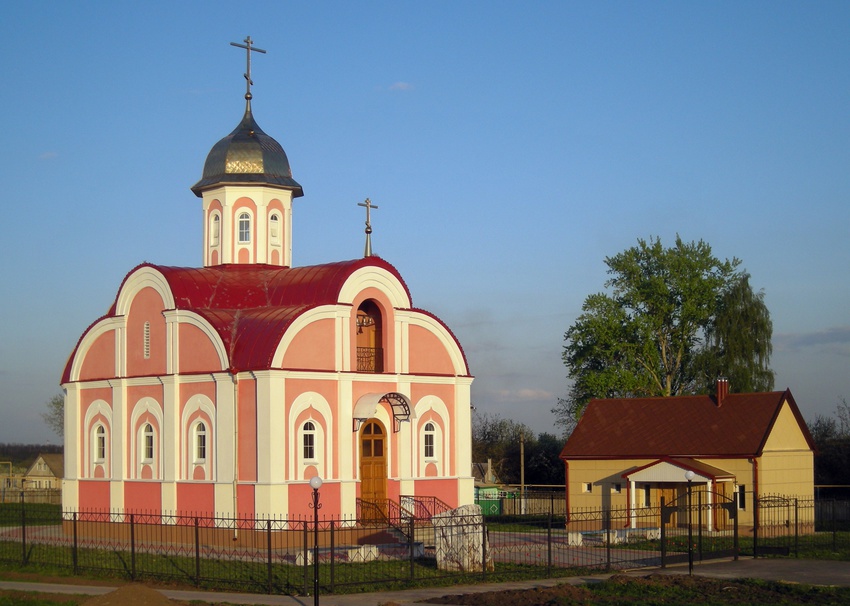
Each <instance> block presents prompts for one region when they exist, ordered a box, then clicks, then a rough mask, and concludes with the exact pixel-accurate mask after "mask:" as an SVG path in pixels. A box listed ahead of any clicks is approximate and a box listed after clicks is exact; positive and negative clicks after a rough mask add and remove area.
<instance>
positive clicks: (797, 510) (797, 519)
mask: <svg viewBox="0 0 850 606" xmlns="http://www.w3.org/2000/svg"><path fill="white" fill-rule="evenodd" d="M794 557H795V558H799V557H800V503H799V501H798V499H797V497H794Z"/></svg>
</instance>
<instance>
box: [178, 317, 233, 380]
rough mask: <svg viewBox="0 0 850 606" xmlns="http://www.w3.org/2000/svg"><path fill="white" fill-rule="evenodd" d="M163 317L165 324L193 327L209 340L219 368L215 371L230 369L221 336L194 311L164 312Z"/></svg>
mask: <svg viewBox="0 0 850 606" xmlns="http://www.w3.org/2000/svg"><path fill="white" fill-rule="evenodd" d="M163 315H164V316H165V321H166V323H168V322H175V323H176V324H177V325H178V326H179V325H180V324H187V325H189V326H194V327H195V328H197V329H198V330H200V331H201V332H202V333H204V335H205V336H206V337H207V338H208V339H209V340H210V343H212V346H213V348H214V349H215V353H216V355H217V356H218V363H219V368H218V369H217V370H219V371H225V370H227V369H228V368H229V367H230V362H229V361H228V359H227V348H226V347H225V346H224V341H222V340H221V335H219V334H218V332H217V331H216V330H215V328H213V326H212V324H210V323H209V322H208V321H207V320H206V318H204V317H203V316H200V315H198V314H197V313H196V312H194V311H188V310H185V309H176V310H173V311H166V312H164V313H163ZM175 353H176V352H175Z"/></svg>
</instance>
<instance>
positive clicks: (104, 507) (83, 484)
mask: <svg viewBox="0 0 850 606" xmlns="http://www.w3.org/2000/svg"><path fill="white" fill-rule="evenodd" d="M79 490H80V511H91V510H97V511H109V509H110V502H109V482H99V481H96V480H80V485H79Z"/></svg>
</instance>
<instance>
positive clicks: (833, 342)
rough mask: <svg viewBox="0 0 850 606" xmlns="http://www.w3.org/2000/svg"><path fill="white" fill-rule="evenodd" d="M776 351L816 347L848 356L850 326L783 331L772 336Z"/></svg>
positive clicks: (849, 350) (849, 352)
mask: <svg viewBox="0 0 850 606" xmlns="http://www.w3.org/2000/svg"><path fill="white" fill-rule="evenodd" d="M773 341H774V345H775V346H776V349H777V350H778V351H783V352H796V351H800V350H802V349H807V348H816V349H820V350H824V351H829V352H831V353H837V354H839V355H843V356H850V326H835V327H832V328H827V329H826V330H819V331H817V332H803V333H785V334H780V335H777V336H776V337H775V338H774V340H773Z"/></svg>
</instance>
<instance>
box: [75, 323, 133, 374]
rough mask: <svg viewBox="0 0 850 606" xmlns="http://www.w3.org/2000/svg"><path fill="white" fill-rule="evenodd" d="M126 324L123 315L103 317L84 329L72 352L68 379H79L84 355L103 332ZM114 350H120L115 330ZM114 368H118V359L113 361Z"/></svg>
mask: <svg viewBox="0 0 850 606" xmlns="http://www.w3.org/2000/svg"><path fill="white" fill-rule="evenodd" d="M125 326H126V321H125V318H124V317H123V316H120V317H115V318H103V319H102V320H100V321H98V322H96V323H95V324H93V325H92V326H91V328H89V329H88V331H86V334H85V335H83V338H82V339H80V345H79V346H78V347H77V350H76V351H75V352H74V361H73V362H72V363H71V371H70V373H69V376H68V380H69V381H79V380H80V372H81V371H82V369H83V362H84V361H85V359H86V356H87V355H88V353H89V350H90V349H91V346H92V345H93V344H94V343H95V342H96V341H97V340H98V339H99V338H100V337H102V336H103V335H104V334H106V333H108V332H110V331H118V330H120V329H122V328H124V327H125ZM115 350H116V351H120V348H119V343H118V340H117V332H116V342H115ZM115 363H116V368H120V367H119V366H117V364H118V360H116V361H115Z"/></svg>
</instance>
